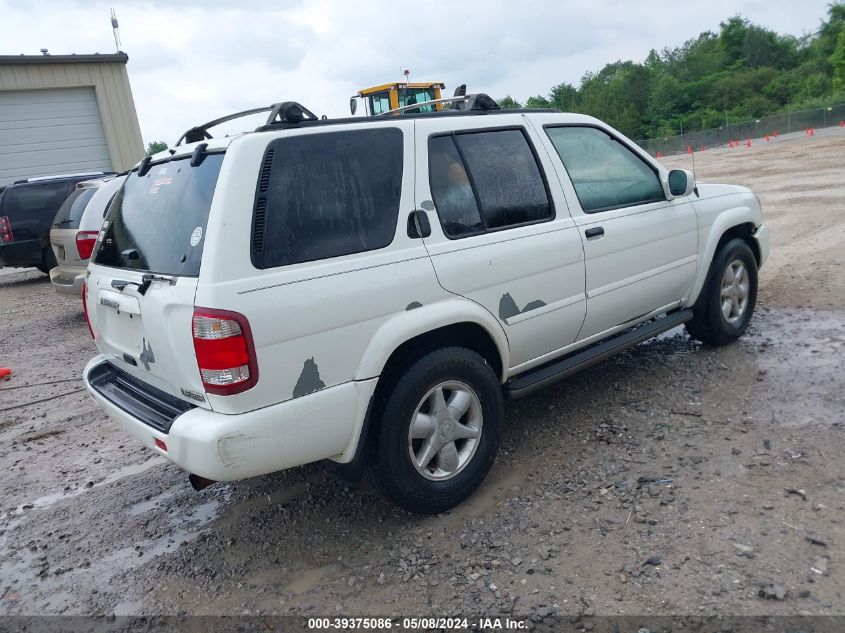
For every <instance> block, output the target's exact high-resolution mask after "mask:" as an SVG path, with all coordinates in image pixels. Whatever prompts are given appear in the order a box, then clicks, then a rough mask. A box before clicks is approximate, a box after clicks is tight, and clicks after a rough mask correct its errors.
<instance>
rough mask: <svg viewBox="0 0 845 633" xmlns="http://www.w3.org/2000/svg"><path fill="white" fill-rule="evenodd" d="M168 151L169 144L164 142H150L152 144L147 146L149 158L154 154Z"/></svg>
mask: <svg viewBox="0 0 845 633" xmlns="http://www.w3.org/2000/svg"><path fill="white" fill-rule="evenodd" d="M166 149H167V143H165V142H164V141H150V144H149V145H147V156H152V155H153V154H157V153H158V152H163V151H164V150H166Z"/></svg>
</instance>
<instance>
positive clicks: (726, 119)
mask: <svg viewBox="0 0 845 633" xmlns="http://www.w3.org/2000/svg"><path fill="white" fill-rule="evenodd" d="M725 128H726V129H727V130H728V140H729V141H731V140H733V139H732V138H731V122H730V121H729V120H728V111H727V110H725Z"/></svg>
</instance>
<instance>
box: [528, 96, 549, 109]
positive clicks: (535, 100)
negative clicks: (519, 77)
mask: <svg viewBox="0 0 845 633" xmlns="http://www.w3.org/2000/svg"><path fill="white" fill-rule="evenodd" d="M551 105H552V104H551V103H549V100H548V99H546V98H545V97H543V96H542V95H537V96H536V97H528V99H526V101H525V107H526V108H550V107H551Z"/></svg>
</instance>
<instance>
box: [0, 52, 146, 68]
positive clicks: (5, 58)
mask: <svg viewBox="0 0 845 633" xmlns="http://www.w3.org/2000/svg"><path fill="white" fill-rule="evenodd" d="M128 61H129V55H127V54H126V53H124V52H122V51H121V52H117V53H103V54H101V53H93V54H91V55H76V54H73V55H0V65H9V64H94V63H112V64H115V63H121V64H125V63H126V62H128Z"/></svg>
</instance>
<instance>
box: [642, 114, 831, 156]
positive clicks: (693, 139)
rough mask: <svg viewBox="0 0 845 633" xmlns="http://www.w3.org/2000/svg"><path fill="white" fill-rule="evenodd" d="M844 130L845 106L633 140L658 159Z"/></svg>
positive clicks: (726, 123)
mask: <svg viewBox="0 0 845 633" xmlns="http://www.w3.org/2000/svg"><path fill="white" fill-rule="evenodd" d="M837 125H838V126H841V127H845V103H840V104H839V105H835V106H827V107H821V108H812V109H810V110H799V111H797V112H788V113H784V114H775V115H772V116H767V117H762V118H759V119H751V120H749V121H742V122H738V123H734V122H733V121H730V120H728V121H726V122H725V125H724V126H722V127H719V128H713V129H709V130H692V131H690V132H687V133H684V134H678V135H676V136H667V137H664V138H652V139H645V140H640V141H637V145H639V146H640V147H642V148H643V149H644V150H646V151H647V152H648V153H649V154H651V155H652V156H655V157H657V158H660V157H661V156H669V155H671V154H684V153H690V152H700V151H702V150H706V149H711V148H714V147H729V146H730V145H732V144H733V143H743V144H744V143H747V142H748V141H749V140H751V139H759V138H764V137H766V136H768V137H769V138H777V137H778V136H780V135H782V134H789V133H790V132H806V131H807V130H808V129H813V130H815V128H824V127H831V126H837Z"/></svg>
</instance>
